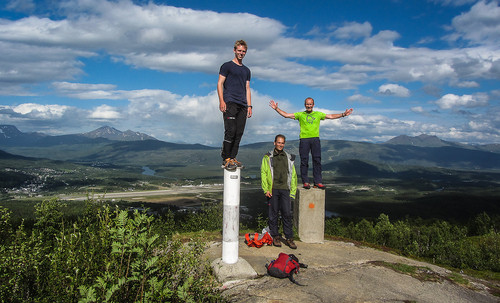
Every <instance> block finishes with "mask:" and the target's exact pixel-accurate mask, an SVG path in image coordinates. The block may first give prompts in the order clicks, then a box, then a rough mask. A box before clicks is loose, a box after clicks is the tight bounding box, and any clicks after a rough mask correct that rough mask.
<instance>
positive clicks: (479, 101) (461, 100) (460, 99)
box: [436, 94, 488, 109]
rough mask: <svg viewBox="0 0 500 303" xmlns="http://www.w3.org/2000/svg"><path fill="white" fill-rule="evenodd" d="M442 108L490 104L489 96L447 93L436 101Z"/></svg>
mask: <svg viewBox="0 0 500 303" xmlns="http://www.w3.org/2000/svg"><path fill="white" fill-rule="evenodd" d="M436 104H437V105H438V106H439V107H440V108H441V109H452V108H455V107H480V106H486V105H488V96H487V95H484V94H477V95H462V96H458V95H455V94H446V95H444V96H443V97H441V98H440V99H439V100H437V101H436Z"/></svg>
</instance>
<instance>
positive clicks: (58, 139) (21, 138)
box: [0, 125, 156, 148]
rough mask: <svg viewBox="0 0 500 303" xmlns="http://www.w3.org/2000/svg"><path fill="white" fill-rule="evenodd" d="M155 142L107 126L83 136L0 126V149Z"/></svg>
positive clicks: (152, 138)
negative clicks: (5, 147) (112, 142)
mask: <svg viewBox="0 0 500 303" xmlns="http://www.w3.org/2000/svg"><path fill="white" fill-rule="evenodd" d="M144 140H156V139H155V138H154V137H151V136H148V135H146V134H143V133H139V132H134V131H131V130H127V131H125V132H122V131H119V130H117V129H115V128H112V127H109V126H103V127H100V128H98V129H96V130H94V131H91V132H88V133H83V134H69V135H60V136H50V135H46V134H43V133H39V132H32V133H23V132H21V131H19V129H17V127H15V126H13V125H0V148H1V147H3V146H29V147H46V146H54V145H72V144H97V143H103V142H109V141H144Z"/></svg>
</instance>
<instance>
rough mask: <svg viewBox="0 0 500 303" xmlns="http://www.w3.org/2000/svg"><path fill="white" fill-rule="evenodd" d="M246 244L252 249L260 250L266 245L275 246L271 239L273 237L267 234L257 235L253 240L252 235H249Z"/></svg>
mask: <svg viewBox="0 0 500 303" xmlns="http://www.w3.org/2000/svg"><path fill="white" fill-rule="evenodd" d="M245 239H246V240H245V243H246V244H247V245H248V246H250V247H257V248H260V247H262V246H263V245H264V244H267V245H273V238H272V237H271V235H270V234H269V233H267V232H265V233H263V234H260V235H259V233H255V235H254V237H253V239H250V234H249V233H247V234H246V235H245Z"/></svg>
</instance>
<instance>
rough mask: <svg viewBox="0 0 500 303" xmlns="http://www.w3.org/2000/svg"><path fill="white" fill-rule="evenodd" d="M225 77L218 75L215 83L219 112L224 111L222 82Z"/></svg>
mask: <svg viewBox="0 0 500 303" xmlns="http://www.w3.org/2000/svg"><path fill="white" fill-rule="evenodd" d="M225 81H226V77H224V76H222V75H219V80H218V81H217V95H219V110H220V111H221V112H225V111H226V102H224V82H225Z"/></svg>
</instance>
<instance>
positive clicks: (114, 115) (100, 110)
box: [89, 104, 121, 120]
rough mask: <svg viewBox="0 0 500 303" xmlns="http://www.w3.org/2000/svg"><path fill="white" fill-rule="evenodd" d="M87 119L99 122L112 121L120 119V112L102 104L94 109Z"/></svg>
mask: <svg viewBox="0 0 500 303" xmlns="http://www.w3.org/2000/svg"><path fill="white" fill-rule="evenodd" d="M89 118H91V119H99V120H114V119H119V118H121V115H120V112H119V111H118V110H117V109H116V108H114V107H111V106H108V105H106V104H103V105H101V106H98V107H96V108H95V109H94V110H93V111H92V112H91V113H90V116H89Z"/></svg>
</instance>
